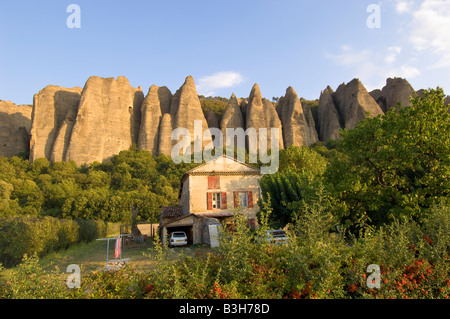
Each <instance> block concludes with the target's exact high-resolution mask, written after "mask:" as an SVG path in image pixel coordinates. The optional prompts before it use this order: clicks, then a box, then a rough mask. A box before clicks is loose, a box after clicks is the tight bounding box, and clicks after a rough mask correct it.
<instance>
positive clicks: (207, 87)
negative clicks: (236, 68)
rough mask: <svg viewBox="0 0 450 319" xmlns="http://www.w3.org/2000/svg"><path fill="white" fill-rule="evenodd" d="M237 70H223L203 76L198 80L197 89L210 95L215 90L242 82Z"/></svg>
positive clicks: (200, 92)
mask: <svg viewBox="0 0 450 319" xmlns="http://www.w3.org/2000/svg"><path fill="white" fill-rule="evenodd" d="M243 80H244V79H243V77H242V75H241V74H239V73H238V72H233V71H224V72H218V73H214V74H212V75H207V76H203V77H201V78H200V79H199V80H198V84H197V91H198V92H199V94H202V95H205V96H212V95H214V94H215V93H216V91H217V90H220V89H226V88H231V87H234V86H236V85H239V84H241V83H242V82H243Z"/></svg>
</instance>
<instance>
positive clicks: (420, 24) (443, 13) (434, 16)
mask: <svg viewBox="0 0 450 319" xmlns="http://www.w3.org/2000/svg"><path fill="white" fill-rule="evenodd" d="M409 30H410V36H409V40H410V43H411V44H412V45H413V47H414V49H415V50H417V51H418V52H424V51H425V52H429V53H431V54H432V57H433V58H434V59H435V60H434V61H432V62H431V63H430V65H429V67H430V68H440V67H450V32H449V30H450V1H448V0H424V1H423V2H422V3H421V4H420V6H419V7H418V9H417V10H415V11H414V12H412V13H411V20H410V23H409Z"/></svg>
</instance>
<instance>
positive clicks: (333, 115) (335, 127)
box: [317, 86, 342, 142]
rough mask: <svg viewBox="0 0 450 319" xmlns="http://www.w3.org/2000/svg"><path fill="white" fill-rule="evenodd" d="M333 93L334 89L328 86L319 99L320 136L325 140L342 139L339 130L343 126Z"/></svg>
mask: <svg viewBox="0 0 450 319" xmlns="http://www.w3.org/2000/svg"><path fill="white" fill-rule="evenodd" d="M333 94H334V91H333V89H332V88H331V87H329V86H328V87H327V88H326V89H325V90H324V91H322V93H321V95H320V99H319V108H318V116H317V117H318V120H319V135H320V136H319V138H320V140H321V141H324V142H327V141H329V140H339V139H341V135H340V133H339V130H340V129H341V128H342V127H341V124H340V119H339V113H338V111H337V109H336V106H335V105H334V101H333Z"/></svg>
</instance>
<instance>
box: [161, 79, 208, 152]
mask: <svg viewBox="0 0 450 319" xmlns="http://www.w3.org/2000/svg"><path fill="white" fill-rule="evenodd" d="M169 114H170V116H171V122H172V129H171V130H170V134H169V136H166V135H167V133H168V132H169V127H168V125H169V120H168V118H167V119H166V120H165V122H164V127H163V125H161V127H160V136H161V139H160V141H161V140H162V141H163V142H164V145H162V146H161V148H160V153H162V154H165V155H170V153H171V152H168V150H169V146H170V150H171V149H172V145H174V144H175V143H178V142H179V141H170V137H171V134H172V131H173V130H175V129H177V128H184V129H187V130H188V131H189V132H190V134H191V143H193V142H194V141H195V131H194V125H195V121H200V122H201V125H202V127H201V128H202V133H203V132H204V131H205V130H207V129H208V122H207V121H206V118H205V115H204V114H203V110H202V106H201V104H200V99H199V98H198V93H197V88H196V87H195V82H194V78H193V77H192V76H188V77H187V78H186V80H185V82H184V84H183V85H182V86H181V87H180V89H178V90H177V91H176V93H175V94H174V96H173V98H172V102H171V104H170V113H169ZM163 120H164V118H163ZM163 130H164V132H162V131H163ZM163 133H164V134H163ZM209 137H210V136H209ZM169 141H170V142H169ZM210 142H211V139H210V138H209V139H205V138H203V143H202V145H203V147H205V146H206V145H208V144H209V143H210ZM161 150H163V151H161Z"/></svg>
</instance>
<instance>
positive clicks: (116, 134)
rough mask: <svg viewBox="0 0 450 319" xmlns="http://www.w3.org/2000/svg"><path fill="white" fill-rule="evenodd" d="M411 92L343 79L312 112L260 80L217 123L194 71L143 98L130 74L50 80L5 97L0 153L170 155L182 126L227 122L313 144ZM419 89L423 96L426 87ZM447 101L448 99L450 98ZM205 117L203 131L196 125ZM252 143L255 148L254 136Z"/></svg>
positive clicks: (81, 157) (396, 82)
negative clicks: (15, 97) (29, 96)
mask: <svg viewBox="0 0 450 319" xmlns="http://www.w3.org/2000/svg"><path fill="white" fill-rule="evenodd" d="M413 92H414V90H413V88H412V87H411V85H410V84H409V83H408V82H407V81H406V80H404V79H401V78H393V79H387V81H386V85H385V87H383V88H382V89H377V90H374V91H372V92H370V93H368V92H367V90H366V89H365V88H364V86H363V85H362V83H361V82H360V81H359V80H358V79H354V80H352V81H351V82H349V83H348V84H345V83H344V84H341V85H340V86H339V87H338V88H337V90H336V92H334V91H333V89H331V88H330V87H329V86H328V87H327V88H326V89H325V90H324V91H322V92H321V95H320V99H319V104H318V109H317V117H314V116H313V113H312V111H311V107H310V106H308V104H305V103H304V104H303V105H302V103H301V100H300V99H299V97H298V95H297V93H296V92H295V90H294V89H293V88H292V87H289V88H288V89H287V90H286V94H285V96H284V97H282V98H281V99H280V101H279V105H278V108H275V107H274V105H273V103H271V102H270V101H268V100H267V99H264V98H263V96H262V94H261V91H260V88H259V86H258V85H257V84H255V85H254V86H253V88H252V90H251V93H250V97H249V98H248V99H243V100H241V99H238V98H237V97H236V96H235V95H234V94H233V95H232V96H231V98H230V99H229V103H228V105H227V107H226V110H225V111H224V113H223V114H222V116H221V120H220V123H219V121H218V116H217V115H216V114H215V113H213V112H212V111H208V112H205V114H204V112H203V110H202V107H201V104H200V100H199V98H198V94H197V90H196V87H195V82H194V79H193V78H192V77H191V76H188V77H187V78H186V79H185V82H184V84H183V85H182V86H181V87H180V89H178V90H177V91H176V93H175V94H174V95H172V93H171V92H170V90H169V89H168V88H167V87H164V86H163V87H158V86H155V85H152V86H151V87H150V88H149V91H148V93H147V96H146V97H145V99H144V94H143V92H142V90H141V88H140V87H139V88H134V87H132V86H131V85H130V83H129V82H128V80H127V79H126V78H125V77H118V78H117V79H115V78H100V77H96V76H93V77H91V78H89V79H88V81H87V82H86V84H85V86H84V88H83V89H81V88H79V87H75V88H63V87H59V86H53V85H49V86H47V87H45V88H44V89H42V90H41V91H40V92H39V93H37V94H35V96H34V101H33V107H32V110H33V111H32V112H31V108H30V106H17V105H15V104H13V103H11V102H3V101H0V156H13V155H16V154H18V153H26V152H28V151H29V152H30V160H31V161H34V160H35V159H37V158H41V157H43V158H47V159H49V160H51V161H70V160H73V161H75V162H76V163H77V164H79V165H80V164H85V163H86V164H89V163H92V162H94V161H103V160H107V159H108V158H110V157H112V156H113V155H115V154H118V153H119V152H120V151H122V150H126V149H129V148H130V146H131V145H133V144H136V145H137V147H138V148H139V149H141V150H147V151H149V152H151V153H152V154H153V155H155V156H157V155H160V154H165V155H167V156H171V152H172V148H173V146H174V145H175V144H176V143H178V142H179V141H180V139H179V140H178V141H172V139H171V138H172V132H173V131H174V130H175V129H177V128H185V129H187V130H188V131H189V133H190V134H191V143H193V142H195V137H196V136H195V133H203V135H205V134H204V133H205V131H206V130H207V129H208V128H219V129H220V130H221V131H222V133H223V137H224V143H225V142H226V129H227V128H233V129H238V128H242V129H243V130H247V132H249V129H250V128H253V129H255V131H256V134H257V135H256V137H257V141H255V142H257V144H256V146H259V147H261V145H259V139H258V136H259V133H260V132H259V129H266V130H267V139H266V140H263V141H262V142H263V143H265V144H266V145H265V146H266V147H267V148H271V142H272V141H271V129H272V128H275V129H278V133H279V140H278V141H276V142H277V143H278V146H279V148H280V149H283V148H284V147H288V146H290V145H296V146H310V145H312V144H314V143H315V142H317V141H318V140H320V141H325V142H326V141H329V140H338V139H340V138H341V137H340V134H339V130H340V129H341V128H342V129H352V128H354V127H355V126H356V125H357V123H358V122H359V121H360V120H362V119H364V118H366V117H367V116H370V117H373V116H377V115H381V114H383V113H384V112H383V110H389V109H391V108H392V107H394V106H396V105H397V103H398V102H400V103H401V104H402V105H403V106H408V105H409V98H410V96H411V94H412V93H413ZM416 93H417V94H418V95H419V96H420V94H421V93H422V91H421V90H419V91H417V92H416ZM445 101H446V102H445V103H446V104H450V97H449V96H447V97H446V100H445ZM449 112H450V110H449ZM196 121H199V122H197V126H195V123H196ZM199 123H201V126H202V127H201V132H197V131H196V130H198V129H199V126H198V124H199ZM316 124H317V125H316ZM202 139H203V143H202V146H203V147H206V146H210V145H211V140H210V138H209V136H202ZM236 142H237V141H236V140H235V141H234V144H235V145H237V143H236ZM214 145H218V143H217V141H215V143H214ZM246 147H247V150H249V149H248V147H249V140H248V139H247V141H246ZM259 150H261V148H260V149H259Z"/></svg>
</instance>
